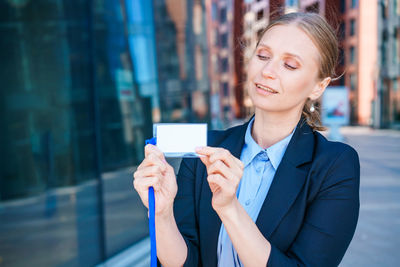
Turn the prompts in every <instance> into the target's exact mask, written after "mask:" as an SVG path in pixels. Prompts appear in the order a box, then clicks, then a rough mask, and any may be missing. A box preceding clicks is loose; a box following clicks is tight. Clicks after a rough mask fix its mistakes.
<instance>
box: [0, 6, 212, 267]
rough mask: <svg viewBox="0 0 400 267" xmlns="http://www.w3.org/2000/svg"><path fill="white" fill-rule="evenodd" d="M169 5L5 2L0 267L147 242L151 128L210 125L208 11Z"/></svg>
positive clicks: (95, 255)
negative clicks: (145, 189)
mask: <svg viewBox="0 0 400 267" xmlns="http://www.w3.org/2000/svg"><path fill="white" fill-rule="evenodd" d="M167 2H169V5H170V4H171V1H161V0H154V1H113V0H92V1H83V0H35V1H33V0H4V1H0V36H1V37H0V58H1V61H0V66H1V67H0V81H1V84H2V86H1V90H0V127H1V129H0V136H1V138H0V147H1V150H2V153H1V160H0V266H3V265H4V266H26V265H27V264H29V265H31V266H93V265H96V264H98V263H101V262H103V261H104V260H105V259H107V258H109V257H111V256H113V255H115V254H117V253H118V252H120V251H122V250H124V249H125V248H127V247H128V246H131V245H132V244H135V243H136V242H138V241H139V240H142V239H143V238H144V237H146V236H147V235H148V228H147V210H146V209H145V207H144V206H143V205H142V203H141V201H140V199H139V197H138V195H137V194H136V192H135V191H134V190H133V187H132V173H133V171H134V169H135V166H137V164H138V163H139V162H140V161H141V160H142V159H143V144H144V140H145V139H146V138H149V137H151V134H152V123H153V122H158V121H161V122H172V121H192V122H194V121H201V122H208V120H209V114H208V110H209V108H208V98H209V85H208V76H207V75H208V73H207V46H206V38H205V35H206V33H205V30H204V29H205V20H204V4H203V3H202V1H189V0H188V1H184V3H185V5H183V8H181V9H180V10H177V9H176V8H175V9H174V8H173V7H172V6H168V4H167ZM172 2H173V1H172ZM176 12H180V13H176ZM182 17H185V20H180V18H182Z"/></svg>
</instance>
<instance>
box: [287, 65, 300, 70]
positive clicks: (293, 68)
mask: <svg viewBox="0 0 400 267" xmlns="http://www.w3.org/2000/svg"><path fill="white" fill-rule="evenodd" d="M285 66H286V68H288V69H291V70H295V69H297V68H296V67H293V66H291V65H289V64H287V63H285Z"/></svg>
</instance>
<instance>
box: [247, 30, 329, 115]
mask: <svg viewBox="0 0 400 267" xmlns="http://www.w3.org/2000/svg"><path fill="white" fill-rule="evenodd" d="M318 72H319V51H318V49H317V47H316V46H315V45H314V43H313V42H312V41H311V39H310V38H309V37H308V36H307V35H306V34H305V33H304V32H303V31H302V30H301V29H300V28H298V27H297V26H293V25H277V26H274V27H272V28H271V29H269V30H268V31H267V32H266V33H264V36H263V37H262V39H261V41H260V42H259V44H258V46H257V48H256V51H255V53H254V54H253V56H252V58H251V59H250V63H249V67H248V73H247V77H248V80H247V83H248V84H247V89H248V93H249V96H250V98H251V100H252V101H253V104H254V106H255V107H256V110H257V109H261V110H263V111H267V112H285V113H286V112H289V113H292V114H293V112H298V113H295V114H301V111H302V109H303V106H304V104H305V101H306V100H307V98H311V99H313V100H315V99H317V98H318V97H319V96H320V95H321V94H322V93H323V91H324V89H325V87H326V85H327V83H326V82H325V83H323V82H321V81H320V80H319V79H318ZM325 80H326V79H325ZM329 81H330V79H329ZM328 83H329V82H328Z"/></svg>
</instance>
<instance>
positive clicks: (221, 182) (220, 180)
mask: <svg viewBox="0 0 400 267" xmlns="http://www.w3.org/2000/svg"><path fill="white" fill-rule="evenodd" d="M207 182H208V184H209V186H210V188H211V187H212V188H213V189H214V190H215V189H216V188H217V187H215V185H217V186H218V187H219V188H217V189H220V190H223V191H225V193H228V194H232V192H233V191H234V189H233V188H234V187H233V186H232V185H231V184H229V183H228V181H227V180H226V179H225V178H224V177H222V175H220V174H211V175H208V177H207ZM213 193H214V192H213ZM233 193H234V192H233Z"/></svg>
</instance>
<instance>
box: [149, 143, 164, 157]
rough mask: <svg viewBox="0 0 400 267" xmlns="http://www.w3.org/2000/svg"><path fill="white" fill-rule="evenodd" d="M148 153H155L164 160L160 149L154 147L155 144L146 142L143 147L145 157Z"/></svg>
mask: <svg viewBox="0 0 400 267" xmlns="http://www.w3.org/2000/svg"><path fill="white" fill-rule="evenodd" d="M149 154H155V155H156V156H157V157H158V158H160V159H161V160H163V159H164V160H165V158H164V153H162V151H161V150H160V149H159V148H158V147H156V146H155V145H151V144H147V145H146V146H145V147H144V155H145V157H147V156H148V155H149Z"/></svg>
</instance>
